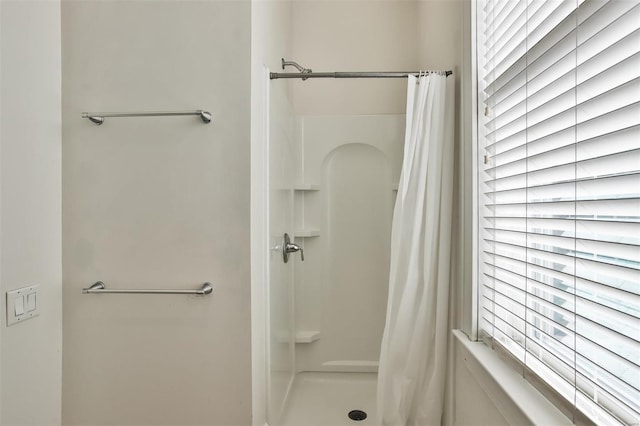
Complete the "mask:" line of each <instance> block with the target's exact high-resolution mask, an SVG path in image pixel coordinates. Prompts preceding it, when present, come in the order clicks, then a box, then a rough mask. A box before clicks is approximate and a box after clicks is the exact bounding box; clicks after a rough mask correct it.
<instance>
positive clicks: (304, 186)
mask: <svg viewBox="0 0 640 426" xmlns="http://www.w3.org/2000/svg"><path fill="white" fill-rule="evenodd" d="M293 189H294V190H295V191H320V185H314V184H311V183H300V184H296V185H294V186H293Z"/></svg>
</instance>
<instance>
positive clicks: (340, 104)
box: [287, 0, 421, 115]
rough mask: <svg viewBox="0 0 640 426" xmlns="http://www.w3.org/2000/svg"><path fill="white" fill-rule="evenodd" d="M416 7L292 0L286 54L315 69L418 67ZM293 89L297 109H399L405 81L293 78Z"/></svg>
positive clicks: (390, 1)
mask: <svg viewBox="0 0 640 426" xmlns="http://www.w3.org/2000/svg"><path fill="white" fill-rule="evenodd" d="M417 12H418V2H416V1H398V0H385V1H375V0H374V1H370V0H363V1H358V0H346V1H345V0H338V1H335V0H328V1H296V2H294V7H293V21H292V22H293V34H294V37H293V41H292V42H293V47H292V48H293V50H292V56H291V58H290V59H291V60H294V61H297V62H298V63H300V65H302V66H304V67H307V68H312V69H313V70H314V71H403V70H413V69H419V68H420V65H421V64H420V55H419V51H418V46H419V43H418V38H417V37H416V36H417V34H418V24H419V22H418V13H417ZM287 59H289V58H287ZM293 71H295V70H294V69H293V68H292V69H291V70H290V71H289V72H293ZM293 95H294V104H295V109H296V113H298V114H300V115H367V114H403V113H404V111H405V98H406V82H405V81H404V80H401V79H398V80H396V79H385V80H382V79H373V80H367V79H357V80H353V79H349V80H345V79H340V80H333V79H326V80H325V79H316V80H307V81H304V82H300V81H298V82H297V83H296V84H294V86H293Z"/></svg>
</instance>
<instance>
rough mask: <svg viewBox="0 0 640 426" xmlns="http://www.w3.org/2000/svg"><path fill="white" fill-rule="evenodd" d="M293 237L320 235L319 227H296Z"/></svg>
mask: <svg viewBox="0 0 640 426" xmlns="http://www.w3.org/2000/svg"><path fill="white" fill-rule="evenodd" d="M293 235H294V238H313V237H319V236H320V230H319V229H297V230H296V231H295V232H294V234H293Z"/></svg>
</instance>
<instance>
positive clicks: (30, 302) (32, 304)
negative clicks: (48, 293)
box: [27, 293, 36, 312]
mask: <svg viewBox="0 0 640 426" xmlns="http://www.w3.org/2000/svg"><path fill="white" fill-rule="evenodd" d="M35 310H36V293H28V294H27V312H33V311H35Z"/></svg>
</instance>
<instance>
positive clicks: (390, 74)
mask: <svg viewBox="0 0 640 426" xmlns="http://www.w3.org/2000/svg"><path fill="white" fill-rule="evenodd" d="M442 72H444V74H445V75H446V76H447V77H448V76H450V75H451V74H453V71H387V72H384V71H383V72H312V71H311V72H304V73H297V72H271V73H269V78H270V79H271V80H277V79H280V78H301V79H303V80H306V79H308V78H406V77H408V76H409V75H414V76H416V77H417V76H418V75H419V74H420V73H427V74H428V73H442Z"/></svg>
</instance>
